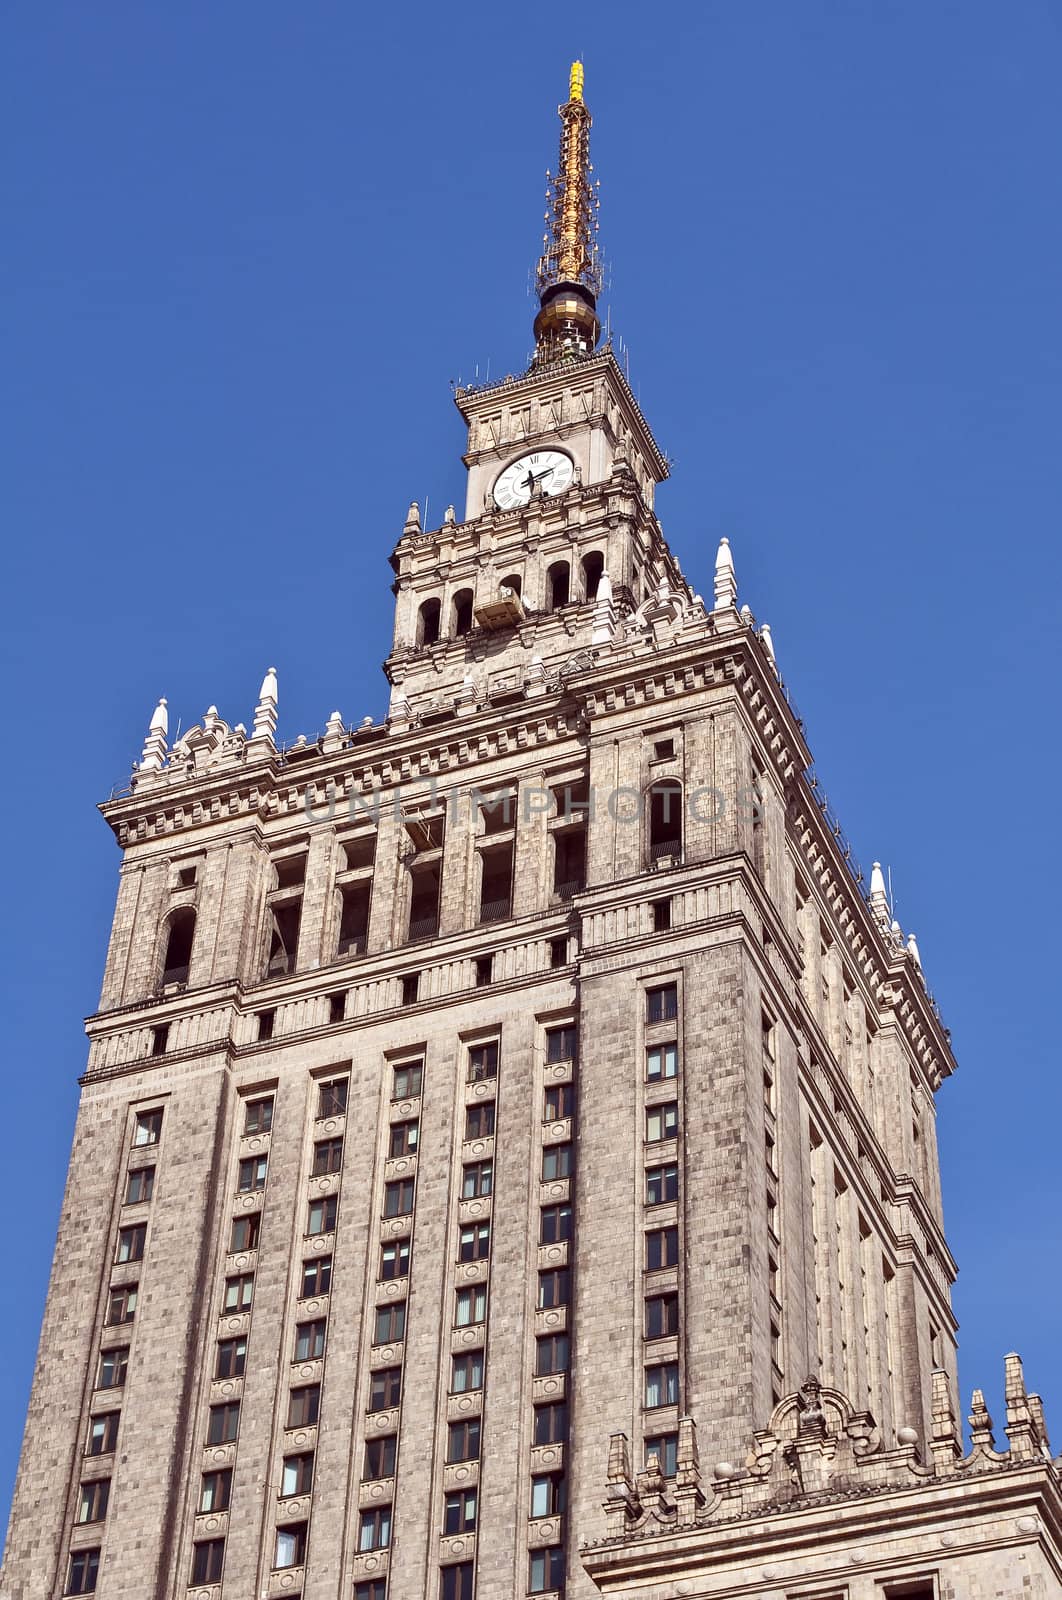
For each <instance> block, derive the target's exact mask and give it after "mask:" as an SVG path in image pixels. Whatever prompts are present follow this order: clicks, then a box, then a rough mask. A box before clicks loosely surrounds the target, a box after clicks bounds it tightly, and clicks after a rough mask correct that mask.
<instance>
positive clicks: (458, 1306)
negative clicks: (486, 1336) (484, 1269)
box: [454, 1283, 487, 1328]
mask: <svg viewBox="0 0 1062 1600" xmlns="http://www.w3.org/2000/svg"><path fill="white" fill-rule="evenodd" d="M486 1316H487V1286H486V1284H485V1283H473V1284H470V1285H469V1286H468V1287H467V1288H465V1289H458V1290H457V1293H456V1294H455V1296H454V1327H455V1328H470V1327H472V1325H473V1324H474V1323H477V1322H484V1321H485V1320H486Z"/></svg>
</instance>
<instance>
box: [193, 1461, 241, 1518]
mask: <svg viewBox="0 0 1062 1600" xmlns="http://www.w3.org/2000/svg"><path fill="white" fill-rule="evenodd" d="M231 1499H232V1468H231V1467H222V1468H221V1469H220V1470H219V1471H217V1472H204V1473H203V1476H202V1478H201V1480H200V1484H199V1505H198V1507H197V1510H199V1511H201V1512H202V1511H227V1510H228V1509H229V1502H230V1501H231Z"/></svg>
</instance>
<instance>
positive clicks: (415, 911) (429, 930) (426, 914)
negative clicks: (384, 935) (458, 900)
mask: <svg viewBox="0 0 1062 1600" xmlns="http://www.w3.org/2000/svg"><path fill="white" fill-rule="evenodd" d="M409 877H410V891H409V942H410V943H411V944H414V943H416V942H417V941H418V940H420V939H434V938H435V935H436V934H437V933H438V931H439V888H440V884H441V879H440V877H439V863H438V862H437V861H425V862H422V863H421V864H420V865H419V866H415V867H411V868H410V869H409Z"/></svg>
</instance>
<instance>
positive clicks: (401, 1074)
mask: <svg viewBox="0 0 1062 1600" xmlns="http://www.w3.org/2000/svg"><path fill="white" fill-rule="evenodd" d="M423 1087H424V1063H423V1061H410V1062H407V1063H406V1064H405V1065H404V1066H401V1067H396V1068H395V1070H394V1078H393V1080H392V1083H391V1099H392V1100H415V1099H416V1097H417V1095H418V1094H420V1092H421V1090H422V1088H423Z"/></svg>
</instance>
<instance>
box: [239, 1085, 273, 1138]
mask: <svg viewBox="0 0 1062 1600" xmlns="http://www.w3.org/2000/svg"><path fill="white" fill-rule="evenodd" d="M272 1126H273V1096H272V1095H271V1094H270V1095H264V1096H263V1097H262V1099H260V1100H248V1102H247V1109H246V1110H245V1112H244V1115H243V1131H244V1133H245V1134H248V1133H268V1132H269V1130H270V1129H271V1128H272Z"/></svg>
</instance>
